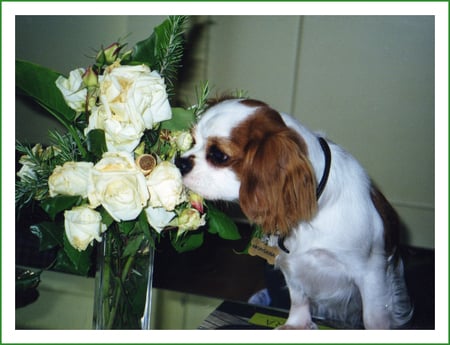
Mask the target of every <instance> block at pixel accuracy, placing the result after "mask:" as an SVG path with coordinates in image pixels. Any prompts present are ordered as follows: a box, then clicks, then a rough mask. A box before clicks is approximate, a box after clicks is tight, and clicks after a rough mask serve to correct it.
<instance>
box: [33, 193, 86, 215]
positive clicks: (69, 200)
mask: <svg viewBox="0 0 450 345" xmlns="http://www.w3.org/2000/svg"><path fill="white" fill-rule="evenodd" d="M81 200H82V198H81V196H66V195H58V196H55V197H53V198H48V199H44V200H42V201H41V207H42V209H43V210H44V211H45V212H47V214H48V215H49V216H50V218H51V219H52V220H54V219H55V217H56V215H57V214H58V213H59V212H62V211H64V210H68V209H71V208H72V207H73V206H75V205H76V204H78V203H80V202H81Z"/></svg>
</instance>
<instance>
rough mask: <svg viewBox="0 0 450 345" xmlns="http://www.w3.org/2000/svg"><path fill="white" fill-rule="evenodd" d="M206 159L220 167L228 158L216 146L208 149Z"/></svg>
mask: <svg viewBox="0 0 450 345" xmlns="http://www.w3.org/2000/svg"><path fill="white" fill-rule="evenodd" d="M206 158H207V159H208V160H209V161H210V162H211V163H213V164H215V165H221V164H224V163H226V162H227V161H228V159H229V158H230V157H229V156H228V155H227V154H226V153H225V152H223V151H221V150H220V149H219V148H218V147H217V146H216V145H212V146H210V147H209V150H208V153H207V154H206Z"/></svg>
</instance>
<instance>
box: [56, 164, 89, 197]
mask: <svg viewBox="0 0 450 345" xmlns="http://www.w3.org/2000/svg"><path fill="white" fill-rule="evenodd" d="M93 166H94V164H92V163H90V162H66V163H64V164H63V166H60V165H58V166H56V168H55V169H54V170H53V172H52V174H51V175H50V177H49V178H48V187H49V192H50V196H51V197H54V196H55V195H58V194H62V195H81V196H82V197H83V198H85V197H87V195H88V185H89V180H90V175H91V171H92V167H93Z"/></svg>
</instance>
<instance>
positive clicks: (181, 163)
mask: <svg viewBox="0 0 450 345" xmlns="http://www.w3.org/2000/svg"><path fill="white" fill-rule="evenodd" d="M175 165H176V166H177V168H178V169H180V172H181V175H183V176H184V175H186V174H187V173H188V172H189V171H191V170H192V168H193V167H194V162H193V159H192V157H187V158H183V157H177V158H176V159H175Z"/></svg>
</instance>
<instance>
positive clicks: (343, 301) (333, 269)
mask: <svg viewBox="0 0 450 345" xmlns="http://www.w3.org/2000/svg"><path fill="white" fill-rule="evenodd" d="M193 135H194V138H195V145H194V146H193V148H192V149H191V150H189V151H188V152H186V153H185V154H184V155H183V156H182V157H180V158H178V159H177V161H176V164H177V166H178V167H179V169H180V170H181V172H182V174H183V179H184V183H185V184H186V186H187V187H188V188H190V189H192V190H193V191H195V192H197V193H199V194H201V195H203V196H204V197H205V198H206V199H210V200H228V201H238V202H239V204H240V207H241V209H242V211H243V212H244V214H245V215H246V216H247V217H248V219H249V220H250V221H251V222H253V223H255V224H258V225H260V226H261V227H262V229H263V230H264V232H265V233H266V234H267V235H275V236H278V237H279V239H280V240H279V245H280V247H281V248H282V249H283V250H281V251H280V254H279V255H278V256H277V258H276V266H277V267H279V268H280V269H281V271H282V272H283V274H284V277H285V280H286V283H287V287H288V288H289V293H290V298H291V308H290V312H289V317H288V320H287V322H286V324H285V325H284V326H282V328H288V329H289V328H295V329H312V328H316V325H315V323H314V322H313V320H312V317H311V315H314V316H318V317H323V318H328V319H333V320H341V321H345V322H346V323H347V324H350V325H357V324H358V323H360V322H361V319H362V321H363V323H364V327H365V328H367V329H388V328H398V327H401V326H402V325H404V324H405V323H406V322H408V320H409V319H410V318H411V315H412V307H411V303H410V299H409V297H408V292H407V288H406V285H405V281H404V277H403V264H402V261H401V258H400V257H399V255H398V248H397V241H398V218H397V217H396V214H395V211H394V210H393V208H392V207H391V206H390V205H389V203H388V202H387V200H386V199H385V198H384V196H383V195H382V194H381V193H380V192H379V191H378V190H377V189H376V188H375V187H374V185H373V184H372V182H371V180H370V179H369V177H368V176H367V174H366V172H365V171H364V169H363V168H362V167H361V166H360V164H359V163H358V162H357V161H356V159H355V158H353V157H352V156H351V155H350V154H349V153H347V152H346V151H345V150H343V149H342V148H341V147H339V146H338V145H336V144H334V143H332V142H330V141H328V140H326V139H324V138H322V137H320V136H318V135H317V134H315V133H313V132H311V131H310V130H308V129H307V128H305V127H304V126H302V125H301V124H299V123H298V122H297V121H296V120H294V119H293V118H292V117H290V116H288V115H285V114H281V113H279V112H277V111H276V110H274V109H272V108H270V107H269V106H268V105H267V104H265V103H263V102H260V101H256V100H249V99H226V100H221V101H219V102H217V103H215V104H213V105H212V106H211V107H209V108H208V109H207V111H206V112H205V113H204V114H203V116H202V118H201V119H200V121H199V123H198V124H197V126H196V128H195V129H194V132H193Z"/></svg>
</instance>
